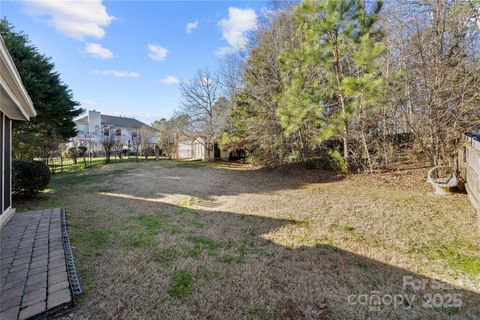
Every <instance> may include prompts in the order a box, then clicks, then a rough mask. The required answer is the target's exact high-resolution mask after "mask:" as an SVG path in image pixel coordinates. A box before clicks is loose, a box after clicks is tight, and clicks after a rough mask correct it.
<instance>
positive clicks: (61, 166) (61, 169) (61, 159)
mask: <svg viewBox="0 0 480 320" xmlns="http://www.w3.org/2000/svg"><path fill="white" fill-rule="evenodd" d="M60 172H62V173H63V156H62V155H61V154H60Z"/></svg>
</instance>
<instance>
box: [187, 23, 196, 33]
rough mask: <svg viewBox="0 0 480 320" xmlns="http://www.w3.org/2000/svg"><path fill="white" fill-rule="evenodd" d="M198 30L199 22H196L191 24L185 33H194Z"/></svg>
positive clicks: (188, 24)
mask: <svg viewBox="0 0 480 320" xmlns="http://www.w3.org/2000/svg"><path fill="white" fill-rule="evenodd" d="M197 28H198V20H195V22H189V23H187V25H186V26H185V32H187V33H192V31H193V30H194V29H197Z"/></svg>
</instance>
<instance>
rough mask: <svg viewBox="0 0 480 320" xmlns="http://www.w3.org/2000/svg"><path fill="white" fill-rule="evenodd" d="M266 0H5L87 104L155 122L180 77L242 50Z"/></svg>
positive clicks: (173, 104) (164, 113) (173, 97)
mask: <svg viewBox="0 0 480 320" xmlns="http://www.w3.org/2000/svg"><path fill="white" fill-rule="evenodd" d="M267 6H268V2H265V1H102V0H88V1H59V0H54V1H52V0H36V1H2V5H1V15H2V17H3V16H5V17H7V19H8V20H9V21H10V22H11V23H13V25H14V26H15V27H16V29H17V30H21V31H24V32H25V33H26V34H28V36H29V37H30V40H31V41H32V43H33V44H34V45H35V46H37V47H38V49H39V50H40V52H42V53H44V54H46V55H47V56H50V57H52V61H53V62H54V63H55V66H56V70H57V71H58V72H60V74H61V76H62V79H63V81H64V82H65V83H66V84H68V86H69V87H70V89H71V90H72V92H73V94H74V98H75V100H77V101H79V102H81V104H82V107H83V108H85V109H96V110H99V111H101V112H102V113H105V114H112V115H126V116H134V117H135V118H137V119H140V120H142V121H145V122H147V123H151V122H152V121H153V120H156V119H159V118H161V117H168V116H169V115H171V114H172V112H173V110H174V109H176V108H177V107H178V104H179V99H180V94H179V90H178V83H177V82H178V81H182V80H184V79H188V78H190V77H192V76H193V75H194V74H195V72H196V71H197V69H198V68H201V67H205V66H207V67H209V68H210V69H211V70H213V71H214V70H216V69H217V68H218V63H219V59H221V53H222V52H230V51H235V50H240V49H241V47H242V44H243V42H244V39H245V36H246V35H247V33H248V32H250V31H252V30H253V29H254V28H255V25H256V21H257V20H258V18H259V17H260V15H261V12H262V9H264V8H266V7H267Z"/></svg>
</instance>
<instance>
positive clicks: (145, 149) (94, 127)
mask: <svg viewBox="0 0 480 320" xmlns="http://www.w3.org/2000/svg"><path fill="white" fill-rule="evenodd" d="M75 124H76V129H77V136H76V137H74V138H73V139H72V140H71V141H70V143H69V144H68V145H67V147H72V146H85V147H87V149H88V152H92V153H94V154H103V152H104V148H103V145H102V143H101V141H102V138H103V137H102V136H103V135H104V134H105V133H106V132H105V130H108V132H112V131H113V134H114V139H115V148H117V150H114V151H117V152H124V153H125V152H126V151H130V152H137V151H138V152H141V153H143V154H145V153H147V154H153V153H154V150H155V146H156V145H157V141H158V131H157V130H156V129H155V128H153V127H151V126H149V125H147V124H145V123H143V122H141V121H139V120H137V119H133V118H127V117H119V116H109V115H105V114H101V113H100V112H99V111H95V110H90V111H88V114H87V115H86V116H85V117H82V118H80V119H77V120H76V121H75ZM115 148H114V149H115Z"/></svg>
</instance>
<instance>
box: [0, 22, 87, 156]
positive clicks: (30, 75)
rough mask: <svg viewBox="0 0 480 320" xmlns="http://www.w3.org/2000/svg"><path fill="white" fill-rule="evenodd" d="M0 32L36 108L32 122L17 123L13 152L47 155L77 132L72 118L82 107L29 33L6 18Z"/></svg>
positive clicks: (15, 125)
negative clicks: (16, 28) (19, 30)
mask: <svg viewBox="0 0 480 320" xmlns="http://www.w3.org/2000/svg"><path fill="white" fill-rule="evenodd" d="M0 34H1V35H2V38H3V40H4V42H5V45H6V46H7V48H8V51H9V52H10V55H11V56H12V59H13V62H14V63H15V65H16V67H17V70H18V72H19V74H20V77H21V78H22V82H23V85H24V86H25V88H26V89H27V91H28V94H29V95H30V98H31V99H32V102H33V104H34V106H35V109H36V110H37V116H36V117H35V118H32V119H31V121H29V122H16V121H15V122H14V128H13V134H14V153H15V155H16V156H17V157H30V158H31V157H34V156H42V157H43V156H46V155H47V154H48V152H49V151H52V150H55V149H56V148H57V146H58V144H59V143H61V142H64V141H67V140H68V139H69V138H71V137H73V136H75V135H76V131H75V123H74V122H73V119H74V118H75V117H77V116H79V115H80V114H81V113H82V112H83V110H82V109H80V108H78V106H79V103H78V102H76V101H74V100H73V96H72V92H71V90H70V89H69V88H68V86H67V85H66V84H64V83H63V82H62V80H61V79H60V74H59V73H58V72H56V71H55V70H54V68H55V66H54V64H53V63H52V62H51V59H50V58H47V57H46V56H45V55H43V54H41V53H40V52H39V51H38V49H37V48H36V47H35V46H34V45H32V44H31V43H30V41H29V39H28V37H27V35H25V34H24V33H23V32H17V31H15V28H14V27H13V26H12V24H10V23H9V22H8V21H7V20H6V19H2V20H1V21H0ZM20 142H22V149H21V150H19V149H18V144H19V143H20Z"/></svg>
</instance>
